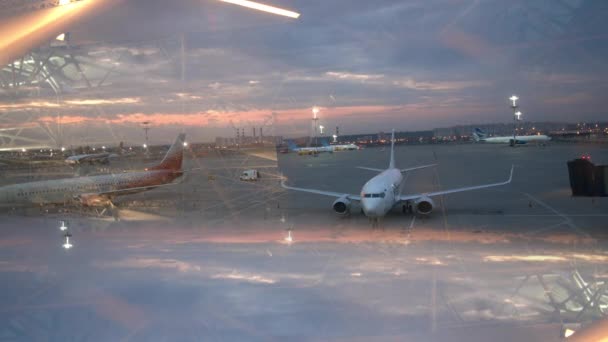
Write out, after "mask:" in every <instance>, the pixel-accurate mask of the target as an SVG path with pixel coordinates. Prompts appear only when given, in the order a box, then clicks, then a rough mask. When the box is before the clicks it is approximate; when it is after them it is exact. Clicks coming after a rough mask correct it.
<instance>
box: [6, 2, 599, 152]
mask: <svg viewBox="0 0 608 342" xmlns="http://www.w3.org/2000/svg"><path fill="white" fill-rule="evenodd" d="M273 4H274V5H277V6H281V7H285V8H288V9H291V10H295V11H297V12H300V13H301V17H300V19H297V20H294V19H286V18H280V17H276V16H272V15H268V14H264V13H258V12H254V11H252V10H248V9H244V8H241V7H237V6H233V5H230V4H225V3H219V2H216V1H211V0H207V1H191V0H184V1H178V2H175V3H174V2H171V4H169V3H168V2H166V1H158V0H153V1H143V0H135V1H123V3H122V4H120V5H119V6H116V7H115V8H113V9H111V10H109V11H107V12H105V13H102V14H100V15H99V16H96V17H95V18H93V19H92V20H88V21H87V22H86V23H84V24H81V25H78V26H77V27H74V28H73V30H72V31H71V38H72V44H73V45H74V46H75V48H74V49H75V51H77V52H78V54H79V55H80V56H84V57H82V60H86V61H87V63H83V68H84V70H85V73H88V75H89V77H90V78H92V79H95V78H96V77H97V79H100V78H101V77H102V75H103V73H101V72H100V71H99V70H100V69H102V68H105V69H106V70H107V69H110V68H112V70H113V72H112V73H111V74H110V76H109V77H108V78H107V80H106V81H105V83H104V85H103V86H102V87H99V88H95V89H90V90H85V89H83V88H81V87H82V80H80V81H77V82H74V84H72V85H71V87H67V86H66V87H65V88H64V93H63V94H62V95H61V96H60V97H59V98H55V97H54V96H52V97H44V96H42V98H35V99H19V100H17V101H15V100H14V99H11V100H10V101H9V100H7V101H5V99H6V97H2V101H1V102H0V111H2V112H10V113H19V112H22V111H27V112H32V111H34V112H35V113H37V114H36V122H38V123H43V124H46V125H49V126H54V125H57V124H58V123H61V126H62V132H63V134H65V135H67V136H69V137H68V138H66V140H69V141H70V142H80V141H82V140H103V139H108V138H112V139H119V138H120V139H122V140H127V141H129V140H133V141H137V140H138V139H140V138H141V137H140V136H141V135H143V134H142V132H141V128H140V127H141V122H143V121H149V122H151V125H152V127H153V129H152V131H151V132H153V133H152V134H151V138H152V140H158V141H166V140H171V137H172V136H173V135H174V134H176V133H177V132H179V131H185V132H187V133H188V134H189V135H190V136H191V137H192V139H193V140H197V141H210V140H213V139H214V138H215V136H218V135H224V136H232V135H233V134H234V129H233V128H232V125H234V126H235V127H243V128H246V132H247V134H249V135H250V134H251V126H260V125H262V124H264V123H266V125H267V126H268V125H270V123H271V122H272V120H270V117H271V113H272V112H275V113H277V119H278V120H277V122H276V125H275V131H276V134H282V135H288V136H295V135H305V134H308V133H309V132H310V118H311V116H312V113H311V108H312V107H313V106H318V107H319V108H320V109H321V111H320V114H319V117H320V124H322V125H324V126H326V127H328V128H330V129H331V130H333V128H334V127H335V126H340V130H341V132H342V133H344V134H347V133H363V132H377V131H387V130H390V129H391V128H396V129H398V130H420V129H432V128H434V127H444V126H452V125H458V124H475V123H490V122H507V121H510V120H511V115H510V109H509V107H508V104H509V102H508V100H507V98H508V97H509V96H510V95H511V94H513V93H515V94H517V95H519V96H520V98H521V101H520V104H521V110H522V112H523V113H524V119H525V120H529V121H545V120H551V121H570V122H575V121H583V120H585V121H597V120H602V119H603V118H604V117H605V113H604V108H605V105H606V100H605V98H606V97H605V93H606V91H607V90H608V86H607V84H606V76H607V74H608V73H607V67H606V65H605V63H604V61H605V60H606V57H608V47H607V46H608V44H606V42H607V40H608V35H607V34H606V33H605V32H606V25H607V24H606V22H605V20H603V19H602V18H605V15H606V14H607V13H608V5H606V4H604V3H603V2H598V1H583V0H568V1H562V2H560V3H557V2H553V1H534V2H530V1H510V2H505V1H476V0H472V1H468V0H467V1H465V0H454V1H433V0H431V1H428V0H424V1H423V0H412V1H388V0H383V1H374V2H368V1H346V0H339V1H325V2H310V1H304V0H281V1H274V2H273ZM182 34H183V37H184V41H185V50H184V51H185V55H184V58H183V66H184V79H183V81H182V58H181V57H182V56H181V54H180V38H181V37H182ZM79 58H80V57H79ZM92 65H97V66H101V68H100V67H94V66H92ZM0 95H2V94H0ZM265 132H268V133H267V134H270V132H271V129H270V127H269V128H267V129H266V130H265Z"/></svg>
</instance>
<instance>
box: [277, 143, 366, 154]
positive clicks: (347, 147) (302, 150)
mask: <svg viewBox="0 0 608 342" xmlns="http://www.w3.org/2000/svg"><path fill="white" fill-rule="evenodd" d="M287 145H288V147H289V150H290V151H293V152H296V153H297V154H298V155H311V154H319V153H323V152H329V153H332V152H339V151H353V150H359V149H360V147H359V146H357V145H355V144H343V145H329V144H327V143H326V142H324V144H323V146H316V147H297V146H296V144H295V143H294V142H293V141H291V140H290V141H288V142H287Z"/></svg>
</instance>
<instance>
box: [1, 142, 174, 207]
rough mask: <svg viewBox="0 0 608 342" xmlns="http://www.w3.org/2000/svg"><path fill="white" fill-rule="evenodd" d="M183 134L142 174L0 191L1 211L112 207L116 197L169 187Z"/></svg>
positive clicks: (47, 182)
mask: <svg viewBox="0 0 608 342" xmlns="http://www.w3.org/2000/svg"><path fill="white" fill-rule="evenodd" d="M184 139H185V134H180V135H179V136H178V137H177V139H176V140H175V142H174V143H173V145H172V146H171V148H170V149H169V151H168V152H167V154H166V155H165V157H164V159H163V160H162V161H161V162H160V164H158V165H156V166H154V167H150V168H147V169H145V170H144V171H137V172H125V173H119V174H110V175H99V176H88V177H86V176H85V177H75V178H65V179H54V180H44V181H38V182H29V183H21V184H12V185H6V186H2V187H0V207H8V208H14V207H27V206H34V205H35V206H43V205H50V204H73V203H76V204H80V205H82V206H85V207H113V206H114V205H113V204H112V199H113V198H114V197H116V196H121V195H128V194H133V193H138V192H142V191H146V190H151V189H154V188H157V187H159V186H163V185H169V184H171V182H173V180H175V179H177V178H179V177H180V176H182V174H183V171H182V159H183V148H184V145H183V144H184Z"/></svg>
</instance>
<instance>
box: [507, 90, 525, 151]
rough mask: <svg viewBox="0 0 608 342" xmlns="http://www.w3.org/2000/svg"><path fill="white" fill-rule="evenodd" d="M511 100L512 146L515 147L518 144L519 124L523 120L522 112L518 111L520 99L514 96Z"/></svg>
mask: <svg viewBox="0 0 608 342" xmlns="http://www.w3.org/2000/svg"><path fill="white" fill-rule="evenodd" d="M509 100H510V101H511V109H513V144H512V146H513V147H515V144H517V122H518V121H520V120H521V115H522V114H521V112H520V111H518V110H517V108H518V106H517V100H519V97H517V96H516V95H513V96H511V97H509Z"/></svg>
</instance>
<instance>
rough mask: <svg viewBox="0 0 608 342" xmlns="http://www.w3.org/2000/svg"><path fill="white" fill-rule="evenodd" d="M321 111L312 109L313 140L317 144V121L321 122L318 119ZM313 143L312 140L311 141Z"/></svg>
mask: <svg viewBox="0 0 608 342" xmlns="http://www.w3.org/2000/svg"><path fill="white" fill-rule="evenodd" d="M320 111H321V110H320V109H319V107H317V106H314V107H312V127H313V138H314V140H315V143H316V142H317V121H319V118H318V117H317V114H319V112H320ZM311 141H312V139H311Z"/></svg>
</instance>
